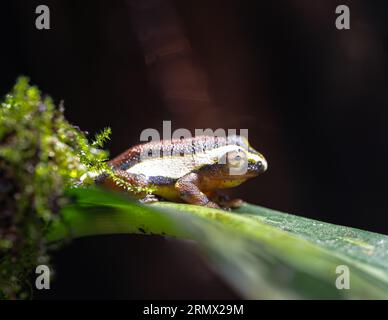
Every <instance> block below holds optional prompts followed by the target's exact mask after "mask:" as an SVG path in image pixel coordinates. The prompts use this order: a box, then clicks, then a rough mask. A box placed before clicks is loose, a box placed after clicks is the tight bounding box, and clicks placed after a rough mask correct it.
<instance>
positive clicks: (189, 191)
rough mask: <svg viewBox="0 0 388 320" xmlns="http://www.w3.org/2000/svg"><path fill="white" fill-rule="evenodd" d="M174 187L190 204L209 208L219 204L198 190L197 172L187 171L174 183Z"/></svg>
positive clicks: (198, 179)
mask: <svg viewBox="0 0 388 320" xmlns="http://www.w3.org/2000/svg"><path fill="white" fill-rule="evenodd" d="M175 189H176V190H177V191H178V192H179V196H180V198H181V199H182V200H184V201H185V202H187V203H190V204H196V205H200V206H205V207H209V208H219V205H218V204H216V203H215V202H212V201H210V200H209V198H208V197H207V196H206V195H205V194H204V193H203V192H202V191H201V190H200V177H199V175H198V174H197V173H194V172H192V173H189V174H187V175H185V176H183V177H181V178H179V179H178V181H177V182H176V183H175Z"/></svg>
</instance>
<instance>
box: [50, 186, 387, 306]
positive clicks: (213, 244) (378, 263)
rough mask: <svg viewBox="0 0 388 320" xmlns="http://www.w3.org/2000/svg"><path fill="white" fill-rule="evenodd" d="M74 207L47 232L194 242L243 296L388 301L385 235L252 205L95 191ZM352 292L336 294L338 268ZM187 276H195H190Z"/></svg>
mask: <svg viewBox="0 0 388 320" xmlns="http://www.w3.org/2000/svg"><path fill="white" fill-rule="evenodd" d="M69 195H71V196H72V197H73V198H74V199H75V201H74V202H73V203H72V204H70V205H68V206H66V207H65V208H64V209H63V211H62V213H63V216H64V221H63V222H59V221H58V222H56V223H55V224H54V225H53V226H52V229H51V232H50V234H49V240H50V241H55V240H59V239H62V238H64V237H66V236H67V235H68V231H69V230H70V232H71V235H72V236H74V237H81V236H88V235H97V234H114V233H139V234H142V233H144V234H157V235H167V236H173V237H179V238H185V239H192V240H194V241H196V243H197V244H198V246H199V248H200V249H201V250H202V252H203V254H204V256H205V257H206V259H207V260H208V261H209V263H210V265H211V266H212V267H213V268H214V270H216V271H217V272H218V273H219V274H220V275H222V276H223V277H224V279H225V280H226V281H227V282H229V283H230V285H232V286H233V287H234V288H235V289H236V290H237V291H238V292H240V293H241V294H242V296H243V297H245V298H251V299H273V298H288V299H300V298H307V299H314V298H317V299H359V298H360V299H363V298H365V299H387V298H388V268H387V266H388V250H387V243H388V237H387V236H384V235H379V234H376V233H371V232H367V231H362V230H357V229H353V228H348V227H343V226H336V225H332V224H328V223H323V222H318V221H314V220H311V219H306V218H302V217H298V216H294V215H290V214H285V213H281V212H278V211H274V210H270V209H266V208H263V207H259V206H254V205H248V204H246V205H244V206H243V207H241V208H240V209H239V210H237V211H236V212H227V211H223V210H217V209H209V208H204V207H199V206H192V205H186V204H175V203H167V202H165V203H157V204H153V205H141V204H139V203H137V202H135V201H131V200H130V199H128V198H127V197H125V196H122V195H118V194H113V193H110V192H107V191H105V190H98V189H73V190H70V191H69ZM341 265H345V266H347V267H348V268H349V271H350V283H349V284H350V289H342V290H340V289H337V287H336V285H335V284H336V280H337V278H338V277H339V276H340V274H337V273H336V268H337V267H338V266H341ZM187 272H190V270H187Z"/></svg>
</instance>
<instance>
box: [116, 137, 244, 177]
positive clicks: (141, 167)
mask: <svg viewBox="0 0 388 320" xmlns="http://www.w3.org/2000/svg"><path fill="white" fill-rule="evenodd" d="M232 139H233V138H232ZM230 142H232V143H233V144H234V145H235V144H238V145H242V146H243V145H244V144H245V141H244V140H243V139H241V138H240V139H238V138H235V140H233V141H230V140H227V139H225V138H223V137H213V136H199V137H194V138H186V139H175V140H162V141H158V142H148V143H144V144H140V145H137V146H134V147H132V148H130V149H128V150H127V151H125V152H124V153H122V154H121V155H119V156H118V157H116V158H114V159H113V160H111V161H110V162H109V164H110V165H111V166H112V167H113V169H116V170H123V171H126V172H128V173H131V174H143V175H145V176H146V177H148V178H150V179H151V180H155V179H156V180H158V181H157V182H160V181H163V179H164V180H166V183H167V180H168V182H169V183H171V182H172V181H174V180H177V179H179V178H180V177H182V176H184V175H185V174H188V173H190V172H192V171H193V170H195V169H197V168H200V167H201V166H204V165H207V164H209V163H210V162H211V161H212V160H211V159H213V158H216V157H217V156H218V155H217V150H219V149H220V148H223V147H227V144H228V143H230ZM244 147H247V148H248V146H247V145H244Z"/></svg>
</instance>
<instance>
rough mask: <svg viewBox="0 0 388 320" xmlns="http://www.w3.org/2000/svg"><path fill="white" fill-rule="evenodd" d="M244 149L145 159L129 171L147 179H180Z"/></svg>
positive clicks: (225, 149) (220, 148)
mask: <svg viewBox="0 0 388 320" xmlns="http://www.w3.org/2000/svg"><path fill="white" fill-rule="evenodd" d="M241 149H243V148H242V147H240V146H237V145H225V146H222V147H219V148H215V149H212V150H206V151H205V152H202V153H195V154H189V155H183V156H180V155H175V156H167V157H161V158H159V157H156V158H152V157H150V158H148V159H144V160H142V161H141V162H139V163H137V164H135V165H134V166H132V167H130V168H128V169H127V172H128V173H133V174H143V175H145V176H146V177H152V176H162V177H167V178H172V179H179V178H181V177H183V176H184V175H186V174H189V173H190V172H193V171H194V170H196V169H199V168H201V167H202V166H205V165H210V164H215V163H217V162H219V160H220V159H221V158H222V157H223V156H224V155H225V154H226V153H227V152H230V151H234V150H241Z"/></svg>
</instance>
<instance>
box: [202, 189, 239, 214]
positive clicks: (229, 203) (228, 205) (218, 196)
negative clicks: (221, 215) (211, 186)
mask: <svg viewBox="0 0 388 320" xmlns="http://www.w3.org/2000/svg"><path fill="white" fill-rule="evenodd" d="M209 198H210V199H211V200H212V201H213V202H215V203H217V204H218V205H219V206H220V207H221V208H222V209H226V210H230V209H236V208H239V207H241V206H242V205H243V203H244V201H243V200H241V199H230V197H229V196H228V195H226V194H223V193H221V192H219V191H214V192H212V193H211V194H210V195H209Z"/></svg>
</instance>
